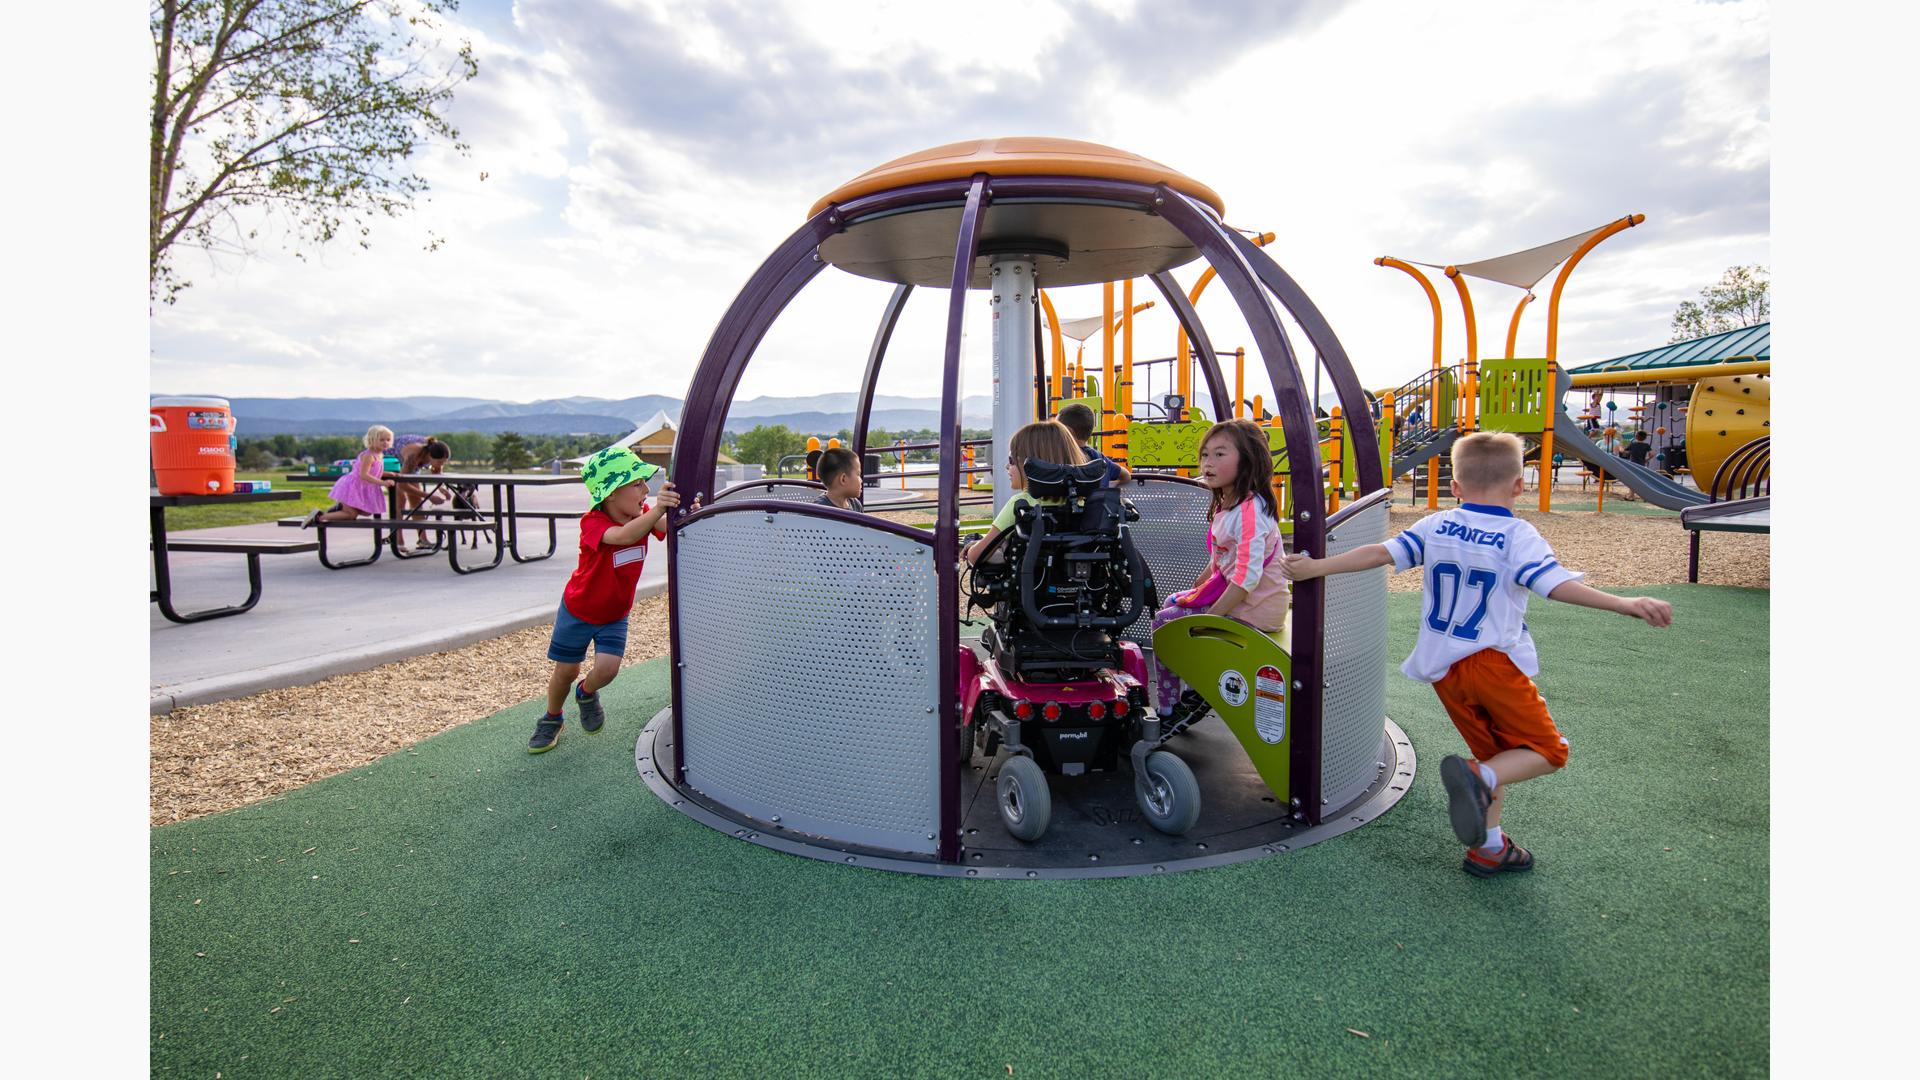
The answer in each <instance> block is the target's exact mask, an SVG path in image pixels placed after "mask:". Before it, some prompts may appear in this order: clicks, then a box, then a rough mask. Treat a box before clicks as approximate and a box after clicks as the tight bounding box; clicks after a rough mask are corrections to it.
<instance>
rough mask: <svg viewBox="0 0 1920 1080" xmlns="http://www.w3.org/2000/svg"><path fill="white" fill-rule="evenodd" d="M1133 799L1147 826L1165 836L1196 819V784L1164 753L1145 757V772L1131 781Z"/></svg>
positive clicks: (1185, 769) (1183, 765)
mask: <svg viewBox="0 0 1920 1080" xmlns="http://www.w3.org/2000/svg"><path fill="white" fill-rule="evenodd" d="M1133 797H1134V800H1135V801H1136V802H1138V803H1139V804H1140V812H1141V813H1142V814H1145V815H1146V818H1147V824H1149V825H1152V826H1153V827H1154V828H1156V829H1159V830H1160V831H1161V832H1163V833H1166V834H1167V835H1169V836H1179V835H1181V834H1183V833H1185V832H1186V831H1187V830H1188V829H1191V828H1193V823H1194V822H1196V821H1198V820H1200V781H1198V780H1195V779H1194V778H1193V770H1192V769H1190V768H1188V767H1187V763H1186V762H1184V761H1182V760H1180V759H1179V758H1178V757H1176V756H1174V755H1173V754H1170V753H1168V752H1166V751H1165V750H1160V751H1156V752H1155V753H1152V754H1148V755H1147V770H1146V773H1145V774H1144V775H1138V774H1136V775H1135V776H1134V778H1133Z"/></svg>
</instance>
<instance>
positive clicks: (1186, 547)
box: [1121, 479, 1213, 645]
mask: <svg viewBox="0 0 1920 1080" xmlns="http://www.w3.org/2000/svg"><path fill="white" fill-rule="evenodd" d="M1121 492H1122V494H1123V495H1124V496H1125V498H1126V499H1127V500H1128V501H1129V502H1131V503H1133V505H1134V506H1135V507H1138V508H1139V510H1140V520H1139V521H1136V522H1134V523H1133V524H1132V525H1130V526H1128V528H1129V529H1130V530H1131V531H1132V533H1133V546H1134V547H1136V548H1138V549H1139V550H1140V557H1141V558H1142V559H1145V560H1146V563H1147V568H1148V569H1149V570H1152V571H1153V581H1154V584H1155V585H1156V586H1157V587H1158V588H1159V590H1160V603H1162V604H1165V603H1166V602H1167V597H1168V596H1170V595H1172V594H1173V593H1177V592H1182V591H1184V590H1186V589H1190V588H1192V587H1193V582H1194V579H1195V578H1197V577H1199V576H1200V571H1201V570H1203V569H1205V568H1206V565H1207V507H1208V506H1209V505H1211V503H1212V501H1213V494H1212V492H1209V491H1208V490H1207V489H1206V488H1203V487H1195V486H1194V485H1192V484H1180V483H1170V482H1168V481H1165V480H1152V479H1147V480H1144V481H1143V482H1141V483H1133V484H1127V485H1126V486H1125V487H1123V488H1122V489H1121ZM1121 636H1122V637H1124V638H1126V639H1127V640H1128V641H1133V642H1138V643H1139V644H1141V645H1150V644H1151V643H1152V642H1153V612H1152V611H1146V612H1142V613H1141V615H1140V618H1139V620H1138V621H1136V622H1135V623H1134V624H1133V625H1132V626H1129V627H1127V632H1126V633H1125V634H1122V635H1121Z"/></svg>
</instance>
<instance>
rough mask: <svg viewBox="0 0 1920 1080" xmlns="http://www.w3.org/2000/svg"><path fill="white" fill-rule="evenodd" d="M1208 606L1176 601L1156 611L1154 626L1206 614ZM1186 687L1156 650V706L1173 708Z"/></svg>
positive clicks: (1154, 694) (1156, 628) (1154, 668)
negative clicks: (1187, 604) (1184, 605)
mask: <svg viewBox="0 0 1920 1080" xmlns="http://www.w3.org/2000/svg"><path fill="white" fill-rule="evenodd" d="M1207 607H1208V605H1206V604H1201V605H1199V606H1196V607H1182V606H1181V605H1180V603H1179V601H1175V602H1173V603H1170V604H1168V605H1167V606H1166V607H1163V608H1161V609H1160V610H1159V611H1157V612H1155V613H1154V616H1153V628H1154V629H1155V630H1158V629H1160V628H1161V627H1163V626H1165V625H1167V624H1168V623H1170V622H1172V621H1173V620H1175V619H1180V618H1185V617H1186V616H1188V615H1204V614H1206V612H1207ZM1185 687H1186V684H1185V683H1183V682H1181V681H1180V676H1178V675H1175V674H1174V673H1173V672H1171V671H1168V670H1167V665H1165V664H1163V663H1161V662H1160V654H1159V652H1157V651H1156V652H1155V653H1154V654H1153V701H1154V705H1155V707H1156V708H1157V709H1158V710H1159V711H1160V712H1163V713H1164V712H1168V711H1170V710H1171V709H1172V708H1173V703H1174V702H1176V701H1178V700H1180V691H1181V690H1182V689H1184V688H1185Z"/></svg>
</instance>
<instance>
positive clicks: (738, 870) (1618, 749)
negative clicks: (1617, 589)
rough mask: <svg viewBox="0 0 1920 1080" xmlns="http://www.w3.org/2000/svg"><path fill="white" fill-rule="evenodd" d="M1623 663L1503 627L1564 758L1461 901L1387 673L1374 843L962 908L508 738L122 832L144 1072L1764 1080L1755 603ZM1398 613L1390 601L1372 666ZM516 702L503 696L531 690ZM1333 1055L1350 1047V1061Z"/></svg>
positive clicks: (1701, 607)
mask: <svg viewBox="0 0 1920 1080" xmlns="http://www.w3.org/2000/svg"><path fill="white" fill-rule="evenodd" d="M1647 591H1648V592H1649V593H1651V594H1653V595H1658V596H1662V597H1665V598H1667V599H1669V600H1671V601H1672V602H1673V604H1674V608H1675V615H1674V618H1675V624H1674V626H1673V627H1672V628H1671V629H1668V630H1664V631H1656V630H1652V629H1649V628H1647V627H1645V626H1644V625H1642V624H1639V623H1637V622H1633V621H1630V620H1627V619H1623V618H1619V617H1617V616H1610V615H1603V614H1600V613H1598V612H1593V611H1588V610H1585V609H1579V608H1573V607H1568V606H1564V605H1559V604H1549V603H1542V602H1540V601H1535V602H1534V605H1533V610H1532V613H1531V615H1530V620H1529V621H1530V623H1531V625H1532V628H1533V633H1534V635H1535V636H1536V638H1537V639H1538V640H1539V642H1540V647H1541V653H1542V656H1543V662H1544V664H1545V670H1544V671H1543V673H1542V677H1541V679H1540V684H1541V688H1542V690H1543V692H1544V694H1545V696H1546V698H1547V700H1548V702H1549V703H1550V705H1551V706H1552V708H1553V710H1554V713H1555V715H1556V717H1557V718H1558V719H1559V721H1560V723H1561V725H1562V727H1563V728H1564V730H1565V731H1566V733H1567V735H1568V737H1569V738H1570V739H1571V741H1572V744H1573V752H1572V761H1571V764H1570V766H1569V767H1568V768H1567V769H1566V770H1564V771H1563V772H1561V773H1559V774H1556V775H1554V776H1551V777H1546V778H1543V779H1540V780H1537V781H1534V782H1532V783H1530V784H1527V785H1525V786H1523V787H1520V788H1517V789H1516V790H1515V792H1514V793H1513V794H1512V795H1511V797H1510V799H1509V807H1508V811H1507V825H1508V827H1509V828H1510V829H1511V831H1512V833H1513V835H1514V836H1515V837H1516V838H1517V839H1518V840H1519V841H1520V842H1521V843H1523V844H1526V845H1527V846H1529V847H1531V848H1532V849H1533V851H1534V853H1535V855H1536V858H1537V860H1538V864H1537V866H1536V868H1535V870H1534V871H1533V872H1532V873H1530V874H1525V875H1513V876H1509V877H1505V878H1501V879H1496V880H1491V881H1481V880H1478V879H1474V878H1471V877H1468V876H1467V875H1465V874H1463V873H1461V871H1460V869H1459V862H1460V849H1459V847H1458V845H1457V844H1456V843H1455V842H1454V840H1453V838H1452V835H1451V832H1450V831H1449V829H1448V826H1447V822H1446V814H1445V802H1444V793H1443V792H1442V790H1441V787H1440V784H1439V782H1438V772H1439V770H1438V766H1439V759H1440V756H1441V755H1442V754H1445V753H1448V752H1451V751H1454V750H1456V749H1458V748H1459V745H1460V742H1459V738H1458V736H1457V735H1456V734H1455V733H1454V732H1453V730H1452V727H1451V725H1450V724H1449V723H1448V722H1447V720H1446V718H1445V715H1444V714H1443V713H1442V711H1441V710H1440V707H1439V705H1438V702H1437V701H1436V700H1435V698H1434V696H1433V694H1432V692H1431V691H1430V690H1429V689H1427V688H1426V687H1424V686H1421V685H1418V684H1415V683H1412V682H1410V681H1408V680H1406V679H1404V678H1402V677H1400V676H1399V675H1398V674H1394V675H1392V676H1391V678H1390V681H1389V689H1388V709H1389V712H1390V714H1391V715H1392V716H1393V717H1394V719H1395V720H1396V721H1397V722H1398V723H1399V724H1400V725H1401V726H1402V727H1403V728H1405V729H1406V731H1407V732H1408V733H1409V735H1410V736H1411V737H1412V740H1413V743H1414V746H1415V748H1416V750H1417V752H1418V753H1419V755H1420V765H1419V773H1418V776H1417V778H1416V780H1415V782H1414V784H1413V788H1412V790H1411V791H1409V792H1408V794H1407V796H1406V797H1405V799H1404V800H1403V801H1402V802H1401V804H1400V805H1399V806H1397V807H1396V808H1394V809H1393V810H1392V811H1390V812H1389V813H1387V814H1386V815H1385V816H1384V817H1382V818H1381V819H1380V820H1378V821H1375V822H1373V823H1370V824H1368V825H1366V826H1365V827H1363V828H1361V829H1359V830H1357V831H1355V832H1353V833H1350V834H1348V835H1346V836H1342V837H1339V838H1336V839H1334V840H1331V841H1328V842H1326V843H1323V844H1320V845H1317V846H1314V847H1311V848H1307V849H1305V850H1303V851H1300V852H1297V853H1294V854H1290V855H1285V856H1280V857H1276V858H1269V859H1265V860H1261V861H1258V862H1254V863H1247V864H1241V865H1238V866H1231V867H1222V868H1218V869H1213V870H1206V871H1200V872H1195V873H1184V874H1176V875H1170V876H1157V877H1142V878H1128V879H1121V880H1102V881H1057V882H1046V881H1041V882H1026V881H1021V882H997V881H996V882H983V881H967V880H952V879H930V878H920V877H909V876H903V875H895V874H887V873H882V872H878V871H870V870H864V869H853V868H850V867H846V866H841V865H836V864H830V863H822V862H816V861H812V860H806V859H801V858H796V857H793V856H788V855H782V854H779V853H776V852H773V851H768V850H766V849H763V848H759V847H755V846H752V845H749V844H746V843H743V842H740V841H738V840H735V839H732V838H731V837H728V836H725V835H722V834H720V833H717V832H714V831H711V830H709V829H706V828H704V827H703V826H700V825H698V824H695V823H694V822H692V821H691V820H689V819H687V818H685V817H682V816H681V815H680V814H679V813H678V812H676V811H675V810H673V809H671V808H669V807H667V806H664V805H663V804H661V803H660V802H659V800H657V799H656V798H654V796H653V795H652V794H651V793H649V792H648V790H647V789H646V787H645V785H644V784H643V783H642V782H641V780H640V779H639V778H638V777H637V776H636V775H635V774H634V770H633V762H632V751H633V744H634V740H635V737H636V736H637V734H638V732H639V730H640V728H641V726H642V725H643V724H644V723H645V721H646V720H647V718H649V717H650V716H652V714H653V713H654V711H655V710H657V709H658V708H660V707H661V706H662V705H663V704H664V702H665V700H666V693H667V689H666V686H667V682H666V675H667V671H666V664H665V661H664V660H655V661H651V662H648V663H645V664H639V665H636V666H635V667H633V668H631V669H629V670H628V671H626V672H624V673H622V675H621V677H620V679H619V681H618V682H616V683H614V684H613V685H612V686H611V687H609V688H608V689H607V690H606V691H605V695H606V701H607V707H608V715H609V723H608V730H607V731H606V732H603V733H602V734H600V735H598V736H588V735H585V734H583V733H581V732H580V731H579V730H578V728H577V726H575V725H569V727H568V729H567V731H566V733H565V734H564V735H563V736H562V738H561V741H560V744H559V746H558V747H557V748H556V749H555V750H554V751H553V752H552V753H549V754H546V755H542V756H538V757H535V756H531V755H528V754H527V753H526V751H525V743H526V737H527V735H528V734H529V732H530V731H531V727H532V721H533V716H534V709H535V708H536V706H534V705H533V704H531V703H528V704H526V705H523V706H521V707H518V708H514V709H509V710H506V711H504V712H502V713H499V714H496V715H494V716H491V717H488V718H486V719H483V720H480V721H477V722H475V723H472V724H468V725H464V726H462V727H459V728H455V729H453V730H451V731H448V732H446V733H444V734H442V735H439V736H436V737H434V738H432V739H428V740H426V741H425V742H422V743H420V744H418V745H416V746H414V747H412V748H410V749H408V750H404V751H400V752H397V753H395V754H392V755H389V756H388V757H386V758H383V759H381V760H379V761H377V762H374V763H373V764H370V765H368V766H365V767H363V768H360V769H356V770H353V771H352V772H349V773H346V774H343V775H340V776H337V777H333V778H331V779H328V780H325V781H322V782H320V783H317V784H313V785H310V786H308V787H306V788H303V789H300V790H298V791H295V792H291V793H289V794H287V795H284V796H281V797H279V798H276V799H274V800H271V801H269V802H266V803H262V804H259V805H256V806H252V807H248V808H245V809H242V810H237V811H232V812H229V813H224V814H218V815H214V816H212V817H208V818H204V819H200V820H197V821H191V822H184V823H181V824H178V825H170V826H166V827H163V828H159V829H155V830H153V832H152V834H151V839H152V857H151V864H150V888H151V897H152V925H151V931H152V937H151V949H152V953H151V976H152V981H151V995H152V996H151V1005H152V1010H151V1032H150V1039H151V1042H150V1047H151V1065H152V1069H153V1072H154V1073H155V1074H156V1075H162V1076H211V1075H214V1074H215V1073H219V1074H221V1075H224V1076H227V1077H245V1076H255V1075H274V1076H286V1075H301V1076H306V1075H314V1076H352V1077H369V1076H394V1075H406V1076H417V1075H443V1076H463V1077H464V1076H479V1075H486V1076H581V1075H596V1076H597V1075H661V1076H689V1075H722V1076H777V1077H782V1078H784V1077H789V1076H836V1077H837V1076H850V1075H861V1076H889V1077H891V1076H899V1075H911V1076H998V1077H1005V1076H1007V1075H1009V1067H1011V1070H1012V1072H1011V1075H1013V1076H1014V1077H1015V1078H1016V1080H1026V1078H1031V1077H1047V1076H1089V1075H1122V1076H1134V1075H1169V1076H1209V1077H1211V1076H1262V1077H1265V1076H1273V1075H1289V1076H1312V1077H1325V1076H1354V1077H1362V1076H1364V1077H1372V1076H1382V1075H1390V1076H1421V1077H1425V1076H1433V1075H1474V1076H1480V1075H1485V1076H1501V1077H1506V1076H1554V1077H1562V1076H1606V1077H1615V1076H1695V1075H1700V1076H1704V1075H1711V1076H1716V1077H1720V1076H1764V1075H1766V1073H1767V1071H1768V1066H1769V1051H1768V985H1769V976H1768V961H1769V952H1768V927H1769V919H1770V913H1769V906H1768V783H1767V778H1768V769H1769V765H1768V756H1767V747H1768V744H1767V728H1768V697H1767V692H1768V690H1767V688H1768V682H1767V671H1768V622H1769V598H1768V594H1767V593H1766V592H1764V591H1754V590H1741V589H1728V588H1718V587H1712V586H1666V587H1660V588H1655V589H1650V590H1647ZM1419 600H1420V598H1419V597H1418V596H1417V595H1414V594H1394V595H1392V596H1391V597H1389V606H1390V611H1391V617H1392V620H1393V621H1392V626H1393V630H1392V641H1391V661H1390V662H1391V663H1393V664H1395V665H1397V664H1398V662H1399V660H1400V659H1401V658H1402V657H1403V656H1404V655H1405V653H1406V651H1407V649H1408V648H1409V647H1410V646H1411V643H1412V636H1413V626H1414V623H1413V620H1414V618H1415V617H1416V615H1417V608H1418V603H1419ZM529 689H533V688H529ZM1354 1032H1364V1033H1365V1035H1364V1036H1363V1035H1358V1034H1354Z"/></svg>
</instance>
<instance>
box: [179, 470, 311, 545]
mask: <svg viewBox="0 0 1920 1080" xmlns="http://www.w3.org/2000/svg"><path fill="white" fill-rule="evenodd" d="M292 472H293V470H292V469H279V470H274V471H268V472H236V473H234V474H233V478H234V479H235V480H267V481H271V482H272V484H273V489H274V490H275V491H284V490H288V489H291V490H295V491H298V492H300V501H299V502H293V501H291V500H289V501H286V502H260V503H235V504H234V505H232V506H175V507H169V508H168V510H167V531H168V532H177V531H180V530H183V529H212V528H216V527H219V526H222V525H257V524H259V523H261V522H265V521H277V520H279V519H280V518H283V517H294V516H297V515H300V514H305V513H307V512H308V511H309V510H325V509H326V508H327V507H329V506H332V505H333V500H332V499H330V498H328V497H327V492H329V491H331V490H333V479H334V478H333V477H325V478H323V479H317V480H314V481H312V482H306V481H300V482H296V481H292V480H288V479H287V477H288V476H289V475H290V474H291V473H292Z"/></svg>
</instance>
